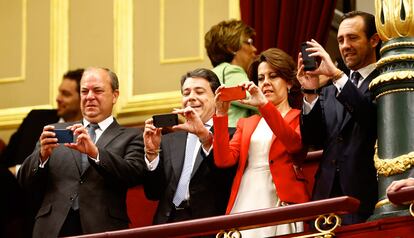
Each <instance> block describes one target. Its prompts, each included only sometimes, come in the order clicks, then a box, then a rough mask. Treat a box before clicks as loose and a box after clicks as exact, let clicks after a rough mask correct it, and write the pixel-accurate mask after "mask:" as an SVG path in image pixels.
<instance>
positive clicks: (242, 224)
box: [77, 196, 359, 238]
mask: <svg viewBox="0 0 414 238" xmlns="http://www.w3.org/2000/svg"><path fill="white" fill-rule="evenodd" d="M358 207H359V201H358V200H357V199H355V198H352V197H348V196H343V197H337V198H331V199H324V200H319V201H313V202H308V203H302V204H295V205H289V206H285V207H278V208H269V209H263V210H257V211H250V212H244V213H239V214H231V215H223V216H216V217H208V218H202V219H194V220H189V221H183V222H176V223H169V224H163V225H154V226H147V227H141V228H134V229H127V230H119V231H112V232H103V233H95V234H89V235H82V236H77V237H79V238H81V237H82V238H102V237H116V238H135V237H140V238H146V237H148V238H154V237H156V238H163V237H190V236H200V235H209V234H217V233H219V232H220V231H223V230H227V231H228V230H232V229H237V230H244V229H251V228H256V227H262V226H270V225H277V224H285V223H290V222H295V221H305V220H310V219H315V218H317V217H319V216H320V215H324V214H336V215H340V214H346V213H353V212H355V211H356V210H357V209H358ZM223 237H224V236H223Z"/></svg>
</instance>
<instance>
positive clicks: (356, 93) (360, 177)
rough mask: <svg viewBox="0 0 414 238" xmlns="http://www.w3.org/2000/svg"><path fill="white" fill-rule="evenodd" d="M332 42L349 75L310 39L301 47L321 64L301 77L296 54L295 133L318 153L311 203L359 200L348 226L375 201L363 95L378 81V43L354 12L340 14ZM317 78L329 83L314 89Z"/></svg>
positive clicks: (369, 113)
mask: <svg viewBox="0 0 414 238" xmlns="http://www.w3.org/2000/svg"><path fill="white" fill-rule="evenodd" d="M337 40H338V44H339V50H340V53H341V56H342V58H343V60H344V62H345V64H346V66H347V67H348V68H349V69H350V71H351V74H350V76H347V75H345V74H344V73H343V72H342V71H341V70H339V69H338V68H337V67H336V66H335V65H334V63H333V62H332V60H331V58H330V56H329V55H328V53H327V52H326V51H325V50H324V49H323V48H322V46H321V45H320V44H319V43H317V42H316V41H315V40H312V41H308V42H307V43H308V46H309V47H310V48H309V49H308V51H309V52H310V53H311V54H310V56H315V57H319V58H320V59H321V63H320V65H319V67H318V68H317V69H316V70H314V71H308V72H306V73H305V71H304V65H303V60H302V58H301V54H300V55H299V60H298V78H299V81H300V82H301V85H302V91H303V92H304V106H303V110H302V124H301V132H302V138H303V140H304V142H305V144H308V145H311V146H316V147H320V148H323V158H322V160H321V162H320V166H319V169H318V171H317V173H316V177H315V186H314V189H313V195H312V199H313V200H319V199H326V198H331V197H337V196H343V195H347V196H352V197H355V198H357V199H359V200H360V201H361V205H360V208H359V210H358V212H357V213H355V214H350V215H346V216H344V217H343V220H342V223H343V224H354V223H359V222H364V221H365V220H366V219H367V218H368V217H369V216H370V215H371V214H372V212H373V210H374V206H375V203H376V201H377V196H378V188H377V178H376V169H375V167H374V160H373V155H374V144H375V140H376V138H377V133H376V120H377V119H376V105H375V100H374V98H373V95H372V94H371V92H370V91H369V90H368V85H369V83H370V82H371V81H372V80H373V79H374V78H375V77H376V76H378V72H377V71H376V70H375V62H376V60H377V57H378V55H377V50H378V47H380V39H379V36H378V34H377V33H376V28H375V18H374V16H373V15H371V14H368V13H364V12H358V11H355V12H350V13H347V14H345V15H344V16H343V20H342V22H341V24H340V25H339V29H338V36H337ZM318 75H324V76H327V77H328V78H331V81H332V84H330V85H329V86H326V87H324V88H322V89H319V81H318V77H317V76H318Z"/></svg>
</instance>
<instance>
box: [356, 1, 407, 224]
mask: <svg viewBox="0 0 414 238" xmlns="http://www.w3.org/2000/svg"><path fill="white" fill-rule="evenodd" d="M413 7H414V0H376V1H375V14H376V16H375V17H376V26H377V31H378V33H379V35H380V37H381V39H382V41H383V45H382V48H381V59H380V60H379V61H378V62H377V69H378V70H379V71H380V75H379V76H378V77H377V78H376V79H374V80H373V81H372V82H371V84H370V90H371V91H372V92H373V93H374V95H375V96H376V100H377V106H378V108H377V109H378V111H377V114H378V143H377V148H376V153H375V156H374V160H375V167H376V168H377V171H378V186H379V201H378V203H377V205H376V208H375V212H374V215H373V216H372V217H371V219H378V218H383V217H387V216H401V215H408V210H407V207H404V206H396V205H393V204H391V203H390V202H389V201H388V199H387V196H386V188H387V187H388V185H389V184H390V183H391V182H392V181H394V180H398V179H402V178H407V177H408V176H409V174H410V173H413V176H414V171H412V170H413V165H414V12H413ZM361 182H363V181H361Z"/></svg>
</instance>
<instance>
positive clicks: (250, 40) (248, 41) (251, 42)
mask: <svg viewBox="0 0 414 238" xmlns="http://www.w3.org/2000/svg"><path fill="white" fill-rule="evenodd" d="M243 43H245V44H248V45H250V46H253V40H252V38H249V39H247V40H244V41H243Z"/></svg>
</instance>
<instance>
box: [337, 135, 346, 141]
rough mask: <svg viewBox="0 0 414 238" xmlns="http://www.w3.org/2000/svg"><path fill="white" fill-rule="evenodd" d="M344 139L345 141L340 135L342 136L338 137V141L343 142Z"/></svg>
mask: <svg viewBox="0 0 414 238" xmlns="http://www.w3.org/2000/svg"><path fill="white" fill-rule="evenodd" d="M342 141H344V139H343V138H342V137H340V136H338V137H336V142H342Z"/></svg>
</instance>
